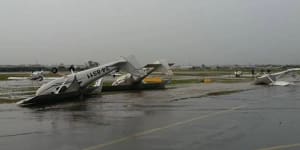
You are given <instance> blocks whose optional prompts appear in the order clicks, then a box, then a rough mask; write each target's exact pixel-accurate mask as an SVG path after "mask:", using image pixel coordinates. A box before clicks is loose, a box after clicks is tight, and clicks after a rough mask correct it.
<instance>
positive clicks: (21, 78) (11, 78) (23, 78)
mask: <svg viewBox="0 0 300 150" xmlns="http://www.w3.org/2000/svg"><path fill="white" fill-rule="evenodd" d="M7 79H8V80H28V79H29V77H8V78H7Z"/></svg>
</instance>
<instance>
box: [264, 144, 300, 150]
mask: <svg viewBox="0 0 300 150" xmlns="http://www.w3.org/2000/svg"><path fill="white" fill-rule="evenodd" d="M296 147H300V143H298V144H289V145H279V146H274V147H269V148H262V149H259V150H282V149H288V148H296Z"/></svg>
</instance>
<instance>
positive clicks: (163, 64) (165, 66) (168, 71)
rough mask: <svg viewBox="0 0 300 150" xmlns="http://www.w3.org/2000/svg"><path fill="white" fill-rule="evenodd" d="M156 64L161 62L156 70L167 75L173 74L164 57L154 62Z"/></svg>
mask: <svg viewBox="0 0 300 150" xmlns="http://www.w3.org/2000/svg"><path fill="white" fill-rule="evenodd" d="M154 64H160V66H158V67H157V69H156V70H155V71H156V72H162V73H164V74H165V75H167V76H172V75H173V71H172V70H171V68H170V65H169V63H168V62H167V61H166V60H164V59H162V60H158V61H156V62H154Z"/></svg>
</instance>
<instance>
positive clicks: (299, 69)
mask: <svg viewBox="0 0 300 150" xmlns="http://www.w3.org/2000/svg"><path fill="white" fill-rule="evenodd" d="M297 71H300V68H292V69H288V70H285V71H281V72H277V73H273V74H272V76H276V78H280V77H282V76H284V75H286V74H288V73H291V72H297Z"/></svg>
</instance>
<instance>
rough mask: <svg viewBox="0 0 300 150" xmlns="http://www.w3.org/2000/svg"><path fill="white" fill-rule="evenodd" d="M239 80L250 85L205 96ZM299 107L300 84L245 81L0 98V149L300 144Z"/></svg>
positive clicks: (164, 149) (176, 149)
mask: <svg viewBox="0 0 300 150" xmlns="http://www.w3.org/2000/svg"><path fill="white" fill-rule="evenodd" d="M241 88H244V89H249V88H251V89H252V90H247V91H244V92H240V93H233V94H229V95H219V96H205V97H203V94H204V93H207V92H209V91H211V90H212V89H214V91H216V90H224V89H228V90H234V89H241ZM201 95H202V96H201ZM299 114H300V86H289V87H254V88H253V87H252V86H249V85H245V83H242V84H232V85H229V84H211V85H209V84H208V85H201V86H186V87H181V88H171V89H167V90H159V91H143V92H130V93H117V94H105V95H103V96H98V97H92V98H89V99H86V100H83V101H77V102H72V103H63V104H57V105H53V106H48V107H44V108H21V107H18V106H16V105H15V104H2V105H0V149H1V150H12V149H13V150H33V149H39V150H40V149H43V150H77V149H78V150H94V149H95V150H97V149H104V150H120V149H122V150H132V149H143V150H182V149H192V150H193V149H195V150H199V149H209V150H214V149H222V150H224V149H228V150H233V149H243V150H244V149H246V150H247V149H261V148H269V147H274V148H279V149H282V148H289V149H300V144H299V143H300V129H299V126H300V117H299Z"/></svg>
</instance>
